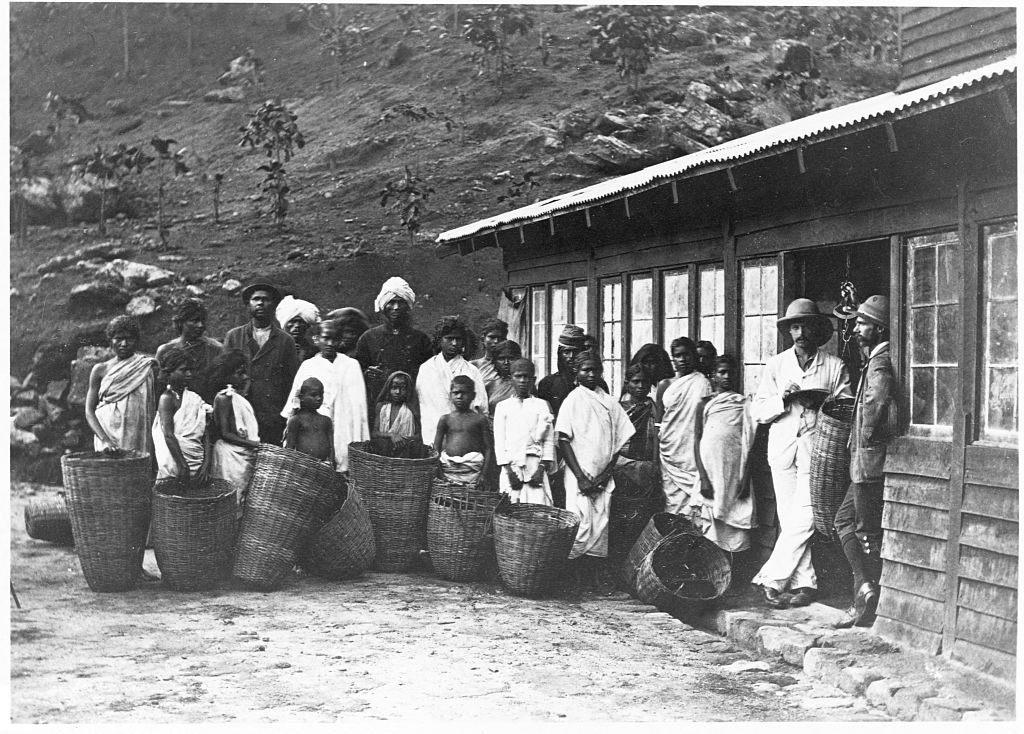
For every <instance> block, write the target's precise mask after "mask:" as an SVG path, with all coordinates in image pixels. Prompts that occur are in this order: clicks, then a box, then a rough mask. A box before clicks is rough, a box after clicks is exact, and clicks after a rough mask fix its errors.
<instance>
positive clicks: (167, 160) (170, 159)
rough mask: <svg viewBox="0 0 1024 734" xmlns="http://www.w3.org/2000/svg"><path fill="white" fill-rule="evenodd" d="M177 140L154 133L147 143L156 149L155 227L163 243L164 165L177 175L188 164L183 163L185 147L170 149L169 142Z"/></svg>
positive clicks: (164, 232) (164, 240)
mask: <svg viewBox="0 0 1024 734" xmlns="http://www.w3.org/2000/svg"><path fill="white" fill-rule="evenodd" d="M177 142H178V141H176V140H173V139H171V138H159V137H156V136H155V135H154V136H153V139H152V140H150V141H149V144H150V145H152V146H153V149H154V150H155V151H156V175H157V216H156V228H157V233H158V234H159V235H160V241H161V242H162V243H163V244H165V245H166V244H167V229H166V227H164V186H165V182H166V179H165V178H164V167H165V165H166V164H170V165H171V173H172V174H173V175H175V176H177V175H178V174H180V173H188V166H187V165H185V151H186V150H187V148H182V149H181V150H178V151H172V150H171V144H172V143H177Z"/></svg>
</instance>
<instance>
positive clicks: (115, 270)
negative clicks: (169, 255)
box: [99, 259, 174, 288]
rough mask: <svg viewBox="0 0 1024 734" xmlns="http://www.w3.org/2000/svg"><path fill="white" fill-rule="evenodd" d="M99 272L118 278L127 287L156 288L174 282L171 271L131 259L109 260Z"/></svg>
mask: <svg viewBox="0 0 1024 734" xmlns="http://www.w3.org/2000/svg"><path fill="white" fill-rule="evenodd" d="M99 273H100V275H106V276H109V277H111V278H113V279H114V280H119V281H120V282H121V283H123V284H124V286H125V287H127V288H157V287H159V286H161V285H168V284H170V283H173V282H174V273H173V272H172V271H170V270H164V269H163V268H158V267H156V266H155V265H146V264H145V263H139V262H133V261H131V260H121V259H117V260H111V261H110V262H109V263H107V264H106V265H104V266H103V267H102V268H100V271H99Z"/></svg>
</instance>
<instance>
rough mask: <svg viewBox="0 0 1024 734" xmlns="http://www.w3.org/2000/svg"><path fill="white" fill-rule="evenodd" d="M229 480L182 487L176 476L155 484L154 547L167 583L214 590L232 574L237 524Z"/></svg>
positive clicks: (186, 588) (178, 588)
mask: <svg viewBox="0 0 1024 734" xmlns="http://www.w3.org/2000/svg"><path fill="white" fill-rule="evenodd" d="M235 501H236V500H235V490H234V488H233V487H232V485H231V483H230V482H227V481H225V480H223V479H210V480H209V481H208V482H206V483H205V484H201V485H195V484H193V485H192V486H190V487H188V488H187V489H185V490H184V491H182V488H181V486H180V485H179V483H178V481H177V479H158V480H157V482H156V484H155V485H154V487H153V530H152V542H153V551H154V553H155V554H156V563H157V565H158V566H159V567H160V576H161V578H162V579H163V582H164V584H165V585H166V586H168V587H170V588H172V589H174V590H176V591H200V590H204V589H214V588H216V587H217V586H219V585H220V584H221V583H223V582H224V581H225V580H227V578H228V576H229V575H230V573H231V553H232V551H233V549H234V546H235V535H236V532H237V529H238V523H237V521H236V519H235Z"/></svg>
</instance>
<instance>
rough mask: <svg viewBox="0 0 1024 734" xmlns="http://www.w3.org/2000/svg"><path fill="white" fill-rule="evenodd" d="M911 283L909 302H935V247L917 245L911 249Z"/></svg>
mask: <svg viewBox="0 0 1024 734" xmlns="http://www.w3.org/2000/svg"><path fill="white" fill-rule="evenodd" d="M912 253H913V260H912V263H911V268H912V269H913V277H914V280H913V285H912V287H911V290H910V302H911V303H934V302H935V249H934V248H932V247H918V248H915V249H914V250H912Z"/></svg>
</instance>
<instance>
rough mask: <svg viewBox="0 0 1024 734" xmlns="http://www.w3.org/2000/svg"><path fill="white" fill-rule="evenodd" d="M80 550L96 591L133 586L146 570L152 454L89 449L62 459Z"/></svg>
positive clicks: (76, 547)
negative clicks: (144, 568) (143, 560)
mask: <svg viewBox="0 0 1024 734" xmlns="http://www.w3.org/2000/svg"><path fill="white" fill-rule="evenodd" d="M60 467H61V473H62V474H63V478H64V489H65V490H66V491H67V497H68V511H69V514H70V516H71V527H72V528H73V532H74V538H75V550H76V551H77V552H78V558H79V561H80V562H81V564H82V573H83V575H84V576H85V580H86V583H88V584H89V588H90V589H92V590H93V591H128V590H129V589H132V588H133V587H134V586H135V583H136V582H137V581H138V578H139V575H140V573H141V571H142V558H143V555H144V554H145V552H146V531H147V529H148V528H149V517H150V488H151V483H152V474H151V473H150V459H149V454H142V453H138V452H134V451H128V452H116V453H104V452H98V451H87V452H82V453H74V454H66V455H64V456H62V457H61V459H60Z"/></svg>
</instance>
